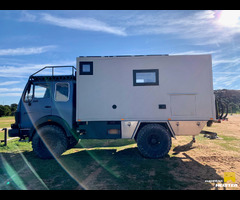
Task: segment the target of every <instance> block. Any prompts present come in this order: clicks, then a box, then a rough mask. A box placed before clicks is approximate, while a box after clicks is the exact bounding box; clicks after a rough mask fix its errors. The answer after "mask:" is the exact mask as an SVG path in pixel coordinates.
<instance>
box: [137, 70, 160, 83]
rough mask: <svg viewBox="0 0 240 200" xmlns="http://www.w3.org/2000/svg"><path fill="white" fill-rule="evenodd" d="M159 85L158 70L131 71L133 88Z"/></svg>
mask: <svg viewBox="0 0 240 200" xmlns="http://www.w3.org/2000/svg"><path fill="white" fill-rule="evenodd" d="M147 85H159V79H158V69H146V70H145V69H144V70H133V86H147Z"/></svg>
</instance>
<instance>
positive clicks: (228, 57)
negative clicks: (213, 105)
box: [0, 10, 240, 105]
mask: <svg viewBox="0 0 240 200" xmlns="http://www.w3.org/2000/svg"><path fill="white" fill-rule="evenodd" d="M0 27H1V28H0V105H10V104H12V103H18V102H19V99H20V96H21V94H22V91H23V89H24V87H25V84H26V83H27V80H28V77H29V75H31V74H33V73H34V72H36V71H37V70H39V69H41V68H43V67H44V66H51V65H73V66H75V65H76V57H78V56H111V55H152V54H169V55H195V54H211V55H212V70H213V86H214V89H237V90H239V89H240V56H239V55H240V45H239V44H240V11H238V10H231V11H228V10H224V11H220V10H173V11H172V10H0Z"/></svg>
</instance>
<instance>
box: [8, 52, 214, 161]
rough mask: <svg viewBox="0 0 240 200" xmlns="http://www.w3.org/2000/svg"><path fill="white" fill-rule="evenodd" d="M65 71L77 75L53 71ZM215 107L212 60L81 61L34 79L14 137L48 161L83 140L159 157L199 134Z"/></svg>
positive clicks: (168, 57)
mask: <svg viewBox="0 0 240 200" xmlns="http://www.w3.org/2000/svg"><path fill="white" fill-rule="evenodd" d="M67 67H68V68H69V67H70V69H71V70H72V73H71V75H59V74H56V73H54V72H55V71H54V70H56V69H57V68H67ZM47 69H48V70H49V69H50V70H51V73H50V75H46V73H43V75H40V72H41V73H42V72H44V71H46V70H47ZM215 109H216V108H215V97H214V92H213V80H212V62H211V55H172V56H171V55H143V56H80V57H77V59H76V68H75V67H73V66H51V67H44V68H43V69H41V70H39V71H37V72H36V73H34V74H32V75H31V76H30V77H29V79H28V82H27V84H26V86H25V89H24V91H23V93H22V96H21V99H20V101H19V104H18V108H17V111H16V113H15V120H16V122H15V123H14V124H12V125H11V129H10V130H9V137H16V136H19V137H20V138H25V137H28V138H29V141H32V147H33V151H34V152H35V153H36V154H37V155H38V156H39V157H40V158H43V159H47V158H51V157H58V156H60V155H61V154H62V153H63V152H65V151H66V150H67V149H69V148H71V147H73V146H74V145H76V144H77V142H78V141H79V139H121V138H131V139H134V140H136V142H137V146H138V149H139V151H140V153H141V154H142V156H144V157H147V158H161V157H164V156H165V155H166V154H168V152H169V150H170V148H171V138H172V137H173V138H175V137H176V136H184V135H191V136H195V135H197V134H199V133H200V131H201V130H202V128H203V127H204V126H205V124H206V123H207V122H208V123H211V122H212V121H213V120H214V119H215V118H216V111H215Z"/></svg>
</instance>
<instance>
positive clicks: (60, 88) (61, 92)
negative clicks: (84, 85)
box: [55, 82, 70, 102]
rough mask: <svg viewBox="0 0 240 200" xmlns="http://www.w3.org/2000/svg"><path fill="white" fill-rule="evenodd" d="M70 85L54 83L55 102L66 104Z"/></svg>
mask: <svg viewBox="0 0 240 200" xmlns="http://www.w3.org/2000/svg"><path fill="white" fill-rule="evenodd" d="M69 93H70V85H69V83H62V82H60V83H56V85H55V101H59V102H66V101H68V100H69Z"/></svg>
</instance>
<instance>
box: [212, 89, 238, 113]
mask: <svg viewBox="0 0 240 200" xmlns="http://www.w3.org/2000/svg"><path fill="white" fill-rule="evenodd" d="M214 94H215V97H216V98H219V99H221V100H222V101H223V102H225V103H226V104H227V105H228V112H229V113H240V90H227V89H222V90H214Z"/></svg>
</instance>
